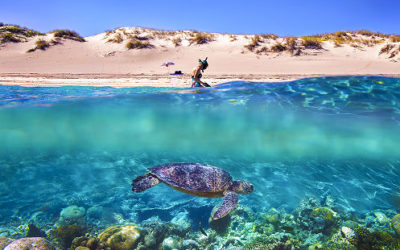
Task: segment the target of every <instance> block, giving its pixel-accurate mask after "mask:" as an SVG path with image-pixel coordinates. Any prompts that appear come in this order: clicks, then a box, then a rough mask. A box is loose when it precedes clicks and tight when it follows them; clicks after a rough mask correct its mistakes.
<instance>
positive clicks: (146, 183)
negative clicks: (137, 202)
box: [132, 173, 160, 193]
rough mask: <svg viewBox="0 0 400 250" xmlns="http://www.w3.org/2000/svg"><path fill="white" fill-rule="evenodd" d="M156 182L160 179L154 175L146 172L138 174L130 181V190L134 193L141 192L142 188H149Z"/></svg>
mask: <svg viewBox="0 0 400 250" xmlns="http://www.w3.org/2000/svg"><path fill="white" fill-rule="evenodd" d="M158 183H160V180H159V179H158V178H157V177H155V176H154V175H152V174H150V173H148V174H145V175H142V176H139V177H137V178H136V179H134V180H133V181H132V191H133V192H136V193H139V192H143V191H144V190H146V189H149V188H151V187H153V186H155V185H157V184H158Z"/></svg>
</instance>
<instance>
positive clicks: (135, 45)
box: [125, 40, 154, 49]
mask: <svg viewBox="0 0 400 250" xmlns="http://www.w3.org/2000/svg"><path fill="white" fill-rule="evenodd" d="M125 47H126V48H127V49H147V48H152V47H154V46H153V45H151V44H150V43H149V42H142V41H140V40H133V41H129V42H127V43H126V45H125Z"/></svg>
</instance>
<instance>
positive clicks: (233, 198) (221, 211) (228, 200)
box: [212, 191, 239, 220]
mask: <svg viewBox="0 0 400 250" xmlns="http://www.w3.org/2000/svg"><path fill="white" fill-rule="evenodd" d="M238 200H239V196H238V194H237V193H235V192H232V191H228V192H226V194H225V198H224V201H223V202H222V205H221V206H220V207H219V208H218V210H217V212H215V214H214V215H213V218H212V219H213V220H218V219H221V218H222V217H224V216H225V215H227V214H229V212H230V211H232V210H233V209H234V208H235V207H236V205H237V203H238Z"/></svg>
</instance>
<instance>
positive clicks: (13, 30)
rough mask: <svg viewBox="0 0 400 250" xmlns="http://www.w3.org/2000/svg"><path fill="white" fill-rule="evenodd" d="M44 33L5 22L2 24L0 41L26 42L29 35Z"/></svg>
mask: <svg viewBox="0 0 400 250" xmlns="http://www.w3.org/2000/svg"><path fill="white" fill-rule="evenodd" d="M36 35H43V34H42V33H39V32H37V31H34V30H30V29H27V28H21V27H19V26H18V25H8V24H3V25H2V26H0V43H7V42H14V43H17V42H26V41H27V40H28V39H27V38H28V37H32V36H36Z"/></svg>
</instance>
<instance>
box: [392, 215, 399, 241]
mask: <svg viewBox="0 0 400 250" xmlns="http://www.w3.org/2000/svg"><path fill="white" fill-rule="evenodd" d="M392 227H393V230H394V231H396V234H397V235H398V236H400V214H396V215H395V216H394V217H393V219H392Z"/></svg>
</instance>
